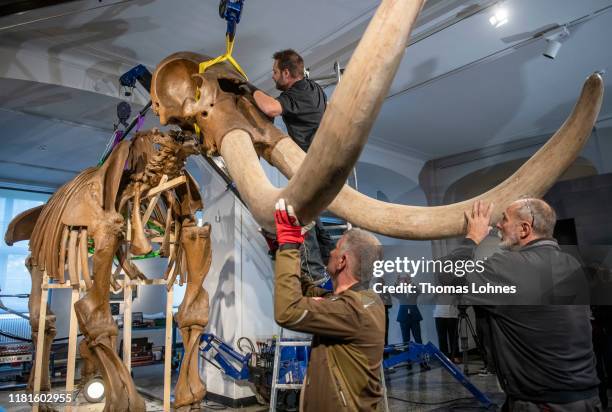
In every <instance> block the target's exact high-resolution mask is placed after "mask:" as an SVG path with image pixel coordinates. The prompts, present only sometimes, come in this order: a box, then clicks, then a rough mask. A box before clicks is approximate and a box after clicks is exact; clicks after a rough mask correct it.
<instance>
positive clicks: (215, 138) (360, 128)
mask: <svg viewBox="0 0 612 412" xmlns="http://www.w3.org/2000/svg"><path fill="white" fill-rule="evenodd" d="M423 3H424V1H423V0H383V1H382V2H381V4H380V6H379V7H378V10H377V11H376V13H375V15H374V17H373V18H372V20H371V22H370V24H369V26H368V28H367V30H366V32H365V33H364V35H363V37H362V39H361V41H360V42H359V45H358V46H357V48H356V49H355V51H354V53H353V55H352V57H351V60H350V62H349V64H348V66H347V68H346V70H345V72H344V76H343V78H342V81H341V82H340V83H339V84H338V86H337V87H336V89H335V91H334V94H333V96H332V98H331V99H330V103H329V105H328V108H327V110H326V112H325V115H324V117H323V120H322V122H321V125H320V127H319V129H318V131H317V134H316V136H315V138H314V141H313V144H312V146H311V148H310V150H309V152H308V154H305V153H304V152H303V151H302V150H301V149H299V148H298V147H297V145H295V144H294V143H293V142H292V140H291V139H290V138H289V137H288V136H286V135H284V134H283V133H281V132H280V131H279V130H277V129H276V128H274V126H273V125H272V124H271V123H270V122H269V120H268V119H267V118H266V117H265V116H264V115H263V114H262V113H261V112H260V111H259V110H258V109H257V108H256V106H255V105H254V102H253V101H252V97H251V96H247V95H243V94H242V93H241V91H240V89H239V87H238V86H239V85H240V84H241V83H242V82H244V81H245V79H244V78H242V77H241V76H240V74H238V73H237V72H236V71H235V70H233V68H232V67H231V66H229V65H228V64H226V63H220V64H217V65H214V66H212V67H210V68H208V69H207V70H206V71H205V72H204V73H203V74H198V66H199V63H201V62H202V61H204V60H207V59H208V58H207V57H206V56H203V55H198V54H195V53H190V52H181V53H176V54H173V55H171V56H169V57H167V58H166V59H164V60H163V61H162V62H161V63H160V64H159V65H158V67H157V69H156V70H155V73H154V75H153V81H152V89H151V97H152V101H153V109H154V111H155V112H156V113H157V114H158V115H159V117H160V122H161V123H162V124H164V125H165V124H175V125H178V126H180V127H181V128H182V129H184V130H193V128H194V123H195V124H197V125H198V126H199V129H200V130H201V132H202V136H198V137H199V138H201V139H202V141H201V143H202V145H203V150H202V151H205V152H206V153H207V154H209V155H221V156H222V157H223V159H224V161H225V163H226V165H227V168H228V170H229V172H230V174H231V176H232V178H233V179H234V181H235V182H236V185H237V187H238V190H239V191H240V193H241V196H242V198H243V199H244V200H245V202H246V203H247V205H248V207H249V209H250V211H251V213H252V214H253V216H254V217H255V219H256V220H257V221H258V222H259V223H260V224H261V225H262V226H263V227H265V228H266V229H268V230H274V222H273V214H274V213H273V211H274V204H275V202H276V201H277V199H279V198H281V197H282V198H285V199H287V201H288V203H290V204H292V205H293V206H294V208H295V211H296V214H297V216H298V217H299V218H300V220H301V221H303V222H308V221H310V220H312V219H313V218H314V217H316V216H317V215H318V214H319V213H320V212H321V211H322V210H323V209H325V208H328V209H329V210H331V211H332V212H334V213H335V214H337V215H338V216H340V217H342V218H344V219H346V220H347V221H350V222H352V223H353V224H355V225H357V226H360V227H362V228H365V229H368V230H371V231H373V232H376V233H380V234H384V235H388V236H392V237H397V238H403V239H421V240H425V239H440V238H445V237H452V236H457V235H460V234H462V233H463V232H464V230H465V220H464V211H465V210H466V209H468V207H469V206H470V205H471V203H472V202H473V201H474V200H475V199H481V200H484V201H487V202H493V203H495V209H494V213H493V218H497V217H499V216H500V214H501V211H502V210H503V209H504V208H505V207H506V205H507V204H508V203H509V202H511V201H512V200H514V199H516V198H517V197H519V196H520V195H529V196H534V197H539V196H542V195H543V194H544V193H545V192H546V191H547V190H548V189H549V188H550V186H551V185H552V184H553V183H554V182H555V181H556V180H557V179H558V177H559V176H560V175H561V174H562V173H563V172H564V171H565V170H566V169H567V168H568V167H569V166H570V165H571V163H572V162H573V161H574V160H575V158H576V157H577V155H578V153H579V152H580V150H581V148H582V147H583V146H584V144H585V143H586V141H587V139H588V137H589V135H590V132H591V130H592V127H593V124H594V122H595V120H596V119H597V115H598V113H599V109H600V106H601V102H602V98H603V81H602V79H601V77H600V76H599V74H593V75H591V76H590V77H589V78H588V79H587V81H586V82H585V84H584V87H583V89H582V93H581V95H580V97H579V99H578V101H577V103H576V106H575V107H574V110H573V111H572V113H571V114H570V116H569V117H568V119H567V120H566V121H565V123H564V124H563V125H562V126H561V128H560V129H559V130H558V132H557V133H555V135H554V136H553V137H552V138H551V139H550V140H549V142H547V143H546V144H545V145H544V146H543V147H542V148H541V149H540V150H539V151H538V152H537V153H536V154H535V155H534V156H533V157H532V158H531V159H529V160H528V161H527V162H526V163H525V164H524V165H523V166H522V167H521V168H520V169H519V170H517V171H516V172H515V173H514V174H513V175H512V176H510V177H509V178H508V179H506V180H505V181H504V182H502V183H501V184H499V185H498V186H497V187H495V188H493V189H491V190H490V191H488V192H486V193H484V194H482V195H480V196H477V197H476V198H475V199H469V200H466V201H465V202H461V203H455V204H452V205H445V206H438V207H414V206H405V205H395V204H390V203H385V202H381V201H378V200H374V199H371V198H368V197H366V196H364V195H362V194H360V193H357V192H356V191H354V190H352V189H351V188H349V187H346V186H344V182H345V181H346V179H347V177H348V175H349V174H350V172H351V170H352V169H353V167H354V165H355V162H356V161H357V159H358V157H359V155H360V153H361V151H362V149H363V147H364V145H365V143H366V141H367V137H368V135H369V133H370V130H371V128H372V125H373V123H374V121H375V119H376V117H377V115H378V112H379V110H380V107H381V105H382V102H383V101H384V98H385V96H386V94H387V92H388V91H389V87H390V84H391V82H392V80H393V77H394V76H395V73H396V71H397V68H398V65H399V63H400V61H401V59H402V57H403V54H404V51H405V49H406V46H407V42H408V38H409V34H410V30H411V28H412V26H413V24H414V21H415V19H416V16H417V14H418V12H419V11H420V9H421V7H422V6H423ZM196 96H198V98H196ZM259 157H264V158H265V159H266V160H267V161H268V162H269V163H270V164H272V165H273V166H275V167H277V168H278V169H279V170H280V171H281V172H282V173H283V174H284V175H285V176H287V177H288V178H289V183H288V184H287V186H286V187H284V188H280V189H279V188H276V187H274V186H273V185H272V184H271V183H270V182H269V180H268V179H267V177H266V175H265V173H264V172H263V170H262V168H261V165H260V163H259ZM137 185H138V184H135V185H134V186H137ZM110 193H112V191H111V192H109V191H104V192H100V193H99V194H98V198H97V200H96V201H97V202H98V203H99V204H100V205H104V207H103V208H102V211H103V212H104V213H103V214H104V217H105V219H106V220H103V221H102V222H103V223H101V225H102V226H103V228H104V232H105V233H113V231H114V232H117V233H118V232H119V231H120V227H121V224H122V220H121V219H122V218H121V216H120V215H118V214H117V213H116V212H115V211H114V210H112V208H109V205H112V204H114V203H109V202H108V201H107V199H106V198H107V197H108V196H112V195H110ZM137 193H139V191H138V190H136V191H135V194H137ZM102 194H103V195H104V196H103V197H102ZM135 217H136V219H133V220H135V221H136V222H137V219H138V217H137V216H135ZM30 220H32V219H30ZM34 220H35V219H34ZM100 230H101V229H98V230H94V232H95V233H96V235H98V236H100V235H99V234H98V233H99V232H100ZM90 232H91V230H90ZM166 233H167V232H166ZM91 235H92V234H91V233H90V235H89V236H91ZM184 237H185V236H183V238H184ZM112 239H116V236H114V237H113V236H111V240H110V241H109V242H111V244H110V246H113V247H116V246H115V245H114V244H112V242H113V240H112ZM94 240H95V239H94ZM140 246H144V248H145V250H146V248H147V245H146V242H145V244H144V245H143V244H140ZM108 256H112V253H110V254H108ZM108 256H107V257H106V259H107V262H110V261H111V259H108ZM184 256H186V258H187V261H188V262H187V266H188V267H189V259H190V257H189V253H184ZM95 259H96V257H95V255H94V261H95ZM99 259H100V260H102V258H101V257H100V258H99ZM55 263H57V261H56V262H55ZM94 265H95V262H94ZM53 267H57V266H53ZM110 270H111V267H110V263H106V266H105V267H104V273H102V269H101V268H99V269H94V286H95V283H96V282H97V276H98V273H99V275H100V276H101V279H104V280H105V281H106V280H108V279H109V278H110ZM186 295H187V294H186ZM82 306H84V305H82ZM99 310H102V308H99ZM104 310H106V309H104ZM186 324H189V321H186ZM194 330H195V329H194ZM196 333H197V332H196ZM94 341H95V340H94ZM186 341H187V342H189V341H191V336H190V337H188V338H187V339H186ZM128 392H129V391H128ZM126 396H127V395H126ZM117 410H118V409H117Z"/></svg>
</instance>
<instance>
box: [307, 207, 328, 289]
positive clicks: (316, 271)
mask: <svg viewBox="0 0 612 412" xmlns="http://www.w3.org/2000/svg"><path fill="white" fill-rule="evenodd" d="M307 233H308V234H307V236H306V238H305V239H304V244H303V246H302V248H301V249H300V251H301V252H302V259H301V269H302V272H303V273H306V274H308V275H310V277H311V278H312V280H314V281H315V282H316V281H318V280H321V279H323V278H324V277H325V276H326V273H327V271H326V266H327V261H328V260H329V254H330V252H331V249H330V245H331V247H332V248H333V241H332V240H331V237H330V236H329V235H328V234H327V231H326V230H325V228H324V227H323V225H322V224H321V221H320V220H319V219H317V220H316V223H315V225H314V226H313V227H312V228H311V229H310V230H309V231H308V232H307Z"/></svg>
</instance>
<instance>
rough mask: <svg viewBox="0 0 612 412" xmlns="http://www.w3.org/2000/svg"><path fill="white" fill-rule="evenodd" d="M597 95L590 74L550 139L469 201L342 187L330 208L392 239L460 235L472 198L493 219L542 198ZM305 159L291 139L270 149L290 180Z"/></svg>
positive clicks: (584, 130) (575, 144)
mask: <svg viewBox="0 0 612 412" xmlns="http://www.w3.org/2000/svg"><path fill="white" fill-rule="evenodd" d="M602 99H603V80H602V78H601V76H600V75H599V74H597V73H595V74H593V75H591V76H590V77H589V78H587V80H586V82H585V83H584V86H583V88H582V93H581V95H580V98H579V99H578V101H577V103H576V105H575V107H574V109H573V111H572V113H571V114H570V116H569V117H568V118H567V119H566V121H565V122H564V123H563V125H562V126H561V128H560V129H559V130H558V131H557V132H556V133H555V134H554V135H553V137H551V138H550V140H549V141H548V142H547V143H546V144H545V145H544V146H543V147H541V148H540V150H538V151H537V152H536V153H535V154H534V155H533V156H532V157H531V158H530V159H529V160H528V161H527V162H525V164H524V165H523V166H521V168H519V169H518V170H517V171H516V172H515V173H514V174H513V175H512V176H510V177H509V178H507V179H506V180H505V181H504V182H502V183H500V184H499V185H498V186H496V187H495V188H493V189H491V190H489V191H488V192H486V193H484V194H482V195H480V196H477V197H475V198H473V199H469V200H466V201H463V202H460V203H454V204H452V205H445V206H436V207H417V206H405V205H396V204H392V203H386V202H381V201H379V200H375V199H372V198H370V197H367V196H365V195H362V194H360V193H358V192H356V191H355V190H353V189H352V188H350V187H348V186H345V187H344V188H343V189H342V191H341V192H340V193H339V194H338V196H337V197H336V199H335V200H334V201H333V202H332V203H331V204H330V206H329V210H331V211H332V212H333V213H335V214H336V215H338V216H340V217H342V218H344V219H346V220H348V221H349V222H351V223H353V224H355V225H357V226H359V227H361V228H364V229H367V230H370V231H372V232H376V233H380V234H383V235H387V236H391V237H396V238H402V239H415V240H418V239H420V240H426V239H440V238H445V237H452V236H459V235H461V234H463V233H464V231H465V218H464V212H465V211H466V210H468V209H469V208H470V207H471V205H472V203H473V202H474V201H475V200H476V199H481V200H484V201H485V202H493V203H495V205H496V207H495V211H494V214H493V218H494V219H496V218H498V217H499V216H500V214H501V212H502V211H503V210H504V208H505V207H506V206H507V205H508V204H509V203H510V202H512V201H514V200H516V199H517V198H519V197H520V196H521V195H529V196H533V197H541V196H543V195H544V194H545V193H546V192H547V191H548V189H549V188H550V187H551V186H552V185H553V184H554V183H555V181H556V180H557V179H558V178H559V176H561V175H562V174H563V172H564V171H565V170H566V169H567V168H568V167H569V166H570V165H571V164H572V162H573V161H574V160H575V159H576V157H577V156H578V154H579V153H580V150H581V149H582V147H583V146H584V145H585V143H586V142H587V140H588V138H589V136H590V133H591V130H592V128H593V125H594V123H595V121H596V120H597V116H598V114H599V109H600V108H601V103H602ZM304 157H305V154H304V152H303V151H302V150H301V149H300V148H299V147H298V146H297V145H296V144H295V143H293V141H292V140H291V139H282V140H281V141H280V142H279V143H278V144H277V145H276V147H275V148H274V150H273V151H272V153H271V162H272V164H273V165H274V166H275V167H277V168H278V169H279V170H280V171H281V172H282V173H283V174H284V175H285V176H287V177H288V178H291V177H292V176H293V175H294V174H295V173H296V172H297V171H298V168H299V167H300V164H301V163H302V161H303V160H304ZM300 170H301V168H300ZM300 173H301V172H300ZM258 184H261V183H258Z"/></svg>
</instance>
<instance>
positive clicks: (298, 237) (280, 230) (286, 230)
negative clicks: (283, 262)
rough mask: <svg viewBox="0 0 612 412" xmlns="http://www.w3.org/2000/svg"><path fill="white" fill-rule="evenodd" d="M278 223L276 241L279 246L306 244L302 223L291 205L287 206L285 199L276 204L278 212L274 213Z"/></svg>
mask: <svg viewBox="0 0 612 412" xmlns="http://www.w3.org/2000/svg"><path fill="white" fill-rule="evenodd" d="M274 221H275V222H276V239H277V240H278V244H279V245H283V244H285V243H298V244H299V243H304V234H303V233H302V226H301V225H300V221H299V220H298V218H297V217H296V216H295V213H294V211H293V207H292V206H291V205H289V206H285V199H279V201H278V202H276V212H275V213H274Z"/></svg>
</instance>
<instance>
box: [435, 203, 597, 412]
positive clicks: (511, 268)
mask: <svg viewBox="0 0 612 412" xmlns="http://www.w3.org/2000/svg"><path fill="white" fill-rule="evenodd" d="M492 211H493V207H492V205H487V204H485V203H483V202H481V201H477V202H475V203H474V205H473V208H472V210H471V211H470V212H466V220H467V234H466V237H465V240H464V242H463V243H462V244H461V246H460V247H459V248H457V249H456V250H455V251H453V253H452V254H451V255H450V256H449V257H446V259H448V258H450V259H455V260H473V259H474V252H475V250H476V248H477V246H478V244H479V243H480V242H482V240H483V239H484V238H485V237H486V236H487V235H488V233H489V230H490V228H491V226H490V220H491V214H492ZM555 222H556V214H555V211H554V210H553V209H552V207H551V206H550V205H548V204H547V203H546V202H544V201H542V200H539V199H520V200H517V201H515V202H513V203H511V204H510V206H508V208H507V209H506V210H505V211H504V213H503V216H502V219H501V220H500V221H499V222H498V223H497V225H496V226H497V229H498V230H499V233H500V235H501V244H500V246H502V249H503V250H502V251H501V252H498V253H494V254H493V255H492V256H490V257H489V258H488V259H486V260H485V261H484V268H485V270H484V271H483V272H482V273H477V272H474V273H470V274H468V275H466V276H465V277H464V278H463V279H457V280H455V283H461V282H467V283H474V284H483V283H490V284H496V285H499V284H501V285H504V284H514V285H516V286H517V290H518V293H517V294H516V296H513V297H511V298H510V299H508V297H506V298H504V297H503V296H500V295H488V296H479V295H463V296H462V299H463V300H464V302H463V303H467V304H472V305H482V306H480V308H482V309H483V310H485V311H486V314H487V319H486V321H487V322H488V323H489V326H490V331H489V334H490V336H489V341H490V342H491V349H492V355H493V361H494V363H495V366H496V369H497V374H498V375H497V376H498V378H499V383H500V385H501V386H502V388H503V390H504V392H505V393H506V395H507V398H506V402H505V404H504V409H503V410H504V411H525V412H532V411H533V412H535V411H554V412H574V411H576V412H578V411H580V412H585V411H601V410H602V408H601V404H600V402H599V399H598V391H597V386H598V383H599V382H598V379H597V375H596V370H595V357H594V354H593V346H592V340H591V324H590V320H589V313H590V312H589V307H588V306H587V305H586V303H587V301H588V297H587V296H585V294H584V292H585V291H587V288H586V283H585V281H584V274H583V272H582V269H581V267H580V264H579V263H578V261H577V260H576V259H575V258H574V257H572V256H570V255H568V254H566V253H564V252H562V251H561V249H560V248H559V245H558V244H557V241H556V240H555V239H554V238H553V237H552V235H553V229H554V226H555ZM500 302H503V303H504V304H505V305H504V306H499V304H500ZM526 304H531V306H524V305H526ZM494 305H498V306H494Z"/></svg>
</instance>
